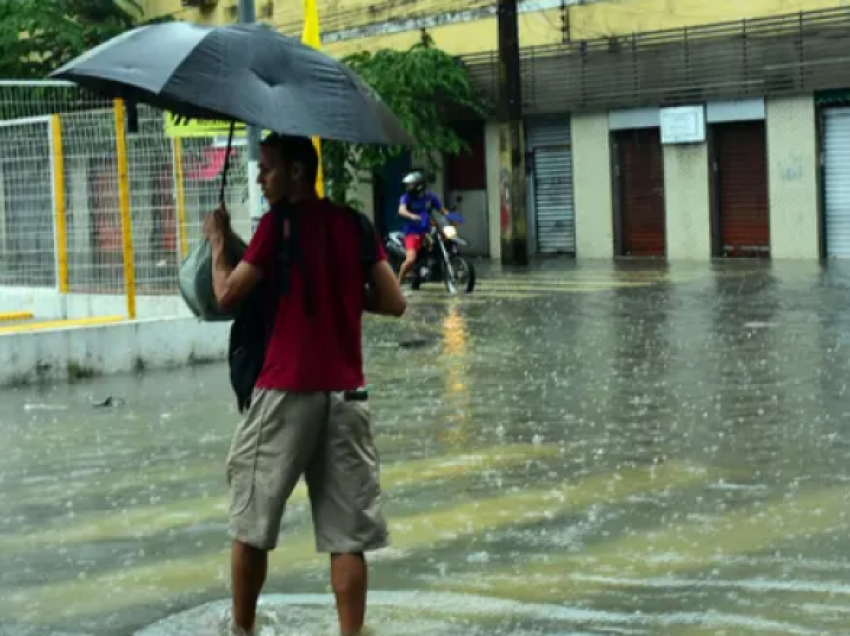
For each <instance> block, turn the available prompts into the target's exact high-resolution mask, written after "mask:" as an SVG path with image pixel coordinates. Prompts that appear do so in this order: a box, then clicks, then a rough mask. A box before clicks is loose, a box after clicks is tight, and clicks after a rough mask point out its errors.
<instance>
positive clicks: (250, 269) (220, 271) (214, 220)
mask: <svg viewBox="0 0 850 636" xmlns="http://www.w3.org/2000/svg"><path fill="white" fill-rule="evenodd" d="M231 231H232V230H231V229H230V217H229V215H228V214H227V211H226V210H225V209H224V207H223V206H220V207H219V208H218V209H217V210H216V211H215V212H213V213H212V214H210V215H209V216H208V217H207V218H206V219H204V234H205V235H206V237H207V238H208V239H209V241H210V247H211V248H212V270H213V271H212V279H213V293H215V298H216V300H217V301H218V305H219V307H221V308H222V309H224V310H225V311H229V310H231V309H234V308H235V307H236V306H237V305H238V304H239V303H240V302H241V301H242V300H243V299H244V298H245V297H246V296H247V295H248V294H249V293H251V290H253V289H254V287H256V285H257V283H259V282H260V279H261V278H262V270H261V269H260V268H259V267H257V266H255V265H252V264H251V263H250V262H247V261H246V260H245V259H243V260H242V261H241V262H240V263H239V264H238V265H237V266H236V267H235V268H234V267H231V266H230V265H228V264H227V260H226V258H225V250H224V245H225V236H227V234H228V233H229V232H231ZM256 238H257V237H256V236H255V237H254V239H256ZM253 242H254V241H253V240H252V243H253ZM255 251H256V250H255ZM249 252H250V247H249ZM246 256H247V254H246Z"/></svg>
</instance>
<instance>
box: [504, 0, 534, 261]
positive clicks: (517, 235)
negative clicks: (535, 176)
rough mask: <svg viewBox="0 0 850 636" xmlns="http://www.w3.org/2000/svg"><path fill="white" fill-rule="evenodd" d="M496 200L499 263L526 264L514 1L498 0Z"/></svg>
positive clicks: (520, 88) (517, 35)
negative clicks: (500, 253) (499, 241)
mask: <svg viewBox="0 0 850 636" xmlns="http://www.w3.org/2000/svg"><path fill="white" fill-rule="evenodd" d="M498 21H499V124H500V126H499V199H500V205H501V210H500V215H499V216H500V222H501V225H502V262H503V263H505V264H508V265H527V264H528V243H527V240H526V237H527V234H526V189H525V177H526V175H525V143H524V139H523V127H522V80H521V76H520V65H519V24H518V20H517V0H499V4H498Z"/></svg>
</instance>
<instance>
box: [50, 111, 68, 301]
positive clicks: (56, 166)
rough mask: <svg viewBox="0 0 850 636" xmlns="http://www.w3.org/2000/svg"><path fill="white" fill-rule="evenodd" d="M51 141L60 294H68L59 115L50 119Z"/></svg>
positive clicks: (65, 219) (62, 163) (63, 167)
mask: <svg viewBox="0 0 850 636" xmlns="http://www.w3.org/2000/svg"><path fill="white" fill-rule="evenodd" d="M50 128H51V140H52V142H53V148H52V149H51V150H52V151H53V190H54V196H55V197H56V200H55V204H54V205H55V209H54V211H53V214H54V215H55V222H56V261H57V263H58V264H59V280H58V281H57V282H58V283H59V293H60V294H67V293H68V226H67V225H66V221H67V218H66V217H67V208H66V206H65V154H64V151H63V149H62V121H61V120H60V119H59V115H53V116H52V117H51V118H50Z"/></svg>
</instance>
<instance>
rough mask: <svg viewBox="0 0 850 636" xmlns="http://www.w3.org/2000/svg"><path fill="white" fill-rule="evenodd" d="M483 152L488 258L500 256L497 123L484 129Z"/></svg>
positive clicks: (498, 258) (500, 230) (498, 257)
mask: <svg viewBox="0 0 850 636" xmlns="http://www.w3.org/2000/svg"><path fill="white" fill-rule="evenodd" d="M484 153H485V158H486V164H487V217H488V219H487V220H488V225H489V227H490V258H491V259H493V260H495V261H498V260H501V258H502V227H501V223H500V218H501V214H500V207H501V201H500V199H499V124H497V123H488V124H487V127H486V128H485V130H484Z"/></svg>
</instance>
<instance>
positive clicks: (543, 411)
mask: <svg viewBox="0 0 850 636" xmlns="http://www.w3.org/2000/svg"><path fill="white" fill-rule="evenodd" d="M484 274H485V276H484V278H482V281H481V285H480V288H479V289H477V290H476V292H475V294H474V295H473V296H472V297H463V298H447V297H446V296H445V295H444V294H443V293H442V292H440V291H439V290H437V289H436V288H435V289H434V290H432V291H424V292H422V293H421V294H418V295H417V296H416V297H415V298H416V300H415V301H414V303H413V306H412V308H411V310H410V313H409V315H408V316H407V317H406V318H405V320H404V321H402V322H400V323H399V322H394V321H388V320H382V319H370V321H369V323H368V324H367V327H366V340H367V343H368V352H367V353H368V355H367V357H368V375H369V383H370V385H371V387H372V395H373V409H374V411H375V413H376V417H377V422H376V430H377V439H378V443H379V447H380V450H381V454H382V459H383V462H384V467H383V472H382V481H383V484H384V487H385V490H386V491H387V495H388V504H387V506H388V509H387V513H388V515H389V518H390V520H391V529H392V539H393V546H392V547H391V548H389V549H387V550H385V551H382V552H380V553H377V554H376V555H375V557H374V568H373V571H372V579H371V580H372V585H373V588H374V589H375V590H377V592H376V593H375V594H374V595H373V596H372V606H371V609H370V621H371V626H372V627H373V629H374V631H375V633H376V634H378V635H382V634H383V635H386V636H391V635H397V634H428V635H432V636H437V635H443V634H445V635H447V636H448V635H455V634H456V635H458V636H463V635H464V634H493V635H499V634H516V635H523V636H524V635H526V634H529V635H530V634H538V635H556V634H563V635H566V634H571V635H575V634H597V635H602V634H608V635H610V634H632V635H633V634H645V635H656V634H671V635H674V636H678V635H682V636H696V635H697V634H735V635H738V634H759V635H761V636H764V635H766V634H771V635H772V634H830V635H834V634H840V633H844V632H846V631H847V629H846V628H845V624H846V623H847V619H848V618H849V617H850V616H848V610H847V609H846V608H847V606H848V601H850V557H848V556H847V555H848V554H850V539H848V529H850V528H848V526H850V515H849V514H848V512H847V511H848V510H850V507H848V494H847V482H848V479H850V477H848V472H847V468H846V467H847V466H848V455H850V435H848V421H850V418H848V415H850V404H848V398H847V383H848V380H847V378H848V377H850V363H848V356H847V355H845V352H846V351H850V294H848V293H847V290H848V288H850V269H846V268H844V267H841V266H837V265H834V264H830V266H829V269H827V270H823V271H822V270H820V269H819V268H818V267H815V266H809V265H800V264H794V265H793V266H781V265H772V266H771V265H770V264H764V263H755V264H752V263H745V264H740V263H732V264H725V263H724V264H723V265H722V266H711V267H701V266H691V267H679V266H675V267H673V266H671V267H667V266H665V265H659V264H652V265H649V266H646V265H640V264H626V265H612V266H607V265H590V266H588V265H581V266H579V265H576V264H574V263H569V262H552V263H546V264H545V265H540V266H537V267H536V268H535V269H534V270H533V271H531V272H530V273H521V272H513V271H499V272H497V271H490V272H486V271H485V272H484ZM411 338H419V339H420V340H422V339H423V338H424V339H425V341H426V346H422V347H416V348H401V347H399V346H398V344H399V342H400V341H404V340H410V339H411ZM429 342H430V343H431V344H427V343H429ZM107 396H114V397H116V398H122V399H123V400H125V403H123V404H121V403H120V400H119V404H118V405H117V406H115V407H114V408H93V406H92V403H93V402H97V401H103V400H104V399H105V398H106V397H107ZM236 421H237V414H236V412H235V409H234V407H233V399H232V397H231V393H230V390H229V387H228V385H227V378H226V374H225V370H224V368H223V367H221V366H213V367H207V368H196V369H189V370H181V371H177V372H171V373H165V374H150V375H148V376H147V377H144V378H141V379H137V378H102V379H97V380H95V381H92V382H89V383H85V384H80V385H76V386H71V387H67V386H60V387H54V388H49V389H38V388H31V389H21V390H14V391H12V390H9V391H5V392H3V393H0V436H2V440H3V443H2V445H0V508H2V510H3V515H2V516H0V619H2V620H0V636H6V635H7V634H8V635H11V634H15V636H36V635H45V636H47V635H49V636H62V635H70V636H80V635H84V634H85V635H94V636H107V635H108V636H129V635H130V634H135V633H138V634H139V636H170V635H172V634H174V635H176V634H189V633H191V634H197V635H198V636H204V635H205V634H210V636H212V634H215V633H216V630H217V624H218V622H219V619H220V616H221V613H222V611H223V609H224V608H225V607H226V605H227V603H226V601H223V600H222V599H226V598H227V596H228V579H229V574H228V568H229V561H228V558H229V553H228V547H229V546H228V542H227V537H226V506H225V503H226V502H225V499H226V491H225V483H224V474H223V461H224V457H225V453H226V449H227V446H228V444H229V440H230V435H231V433H232V430H233V428H234V426H235V423H236ZM283 533H284V536H283V537H282V539H281V542H280V548H279V549H278V550H277V551H276V552H275V553H274V554H273V556H272V572H271V579H270V582H269V587H268V591H269V593H270V594H272V595H270V596H269V597H267V598H266V599H265V600H264V609H263V612H264V613H263V616H264V619H263V630H262V631H261V634H262V635H264V636H278V635H283V634H287V635H292V634H309V635H311V636H312V635H314V634H315V635H319V634H331V633H333V629H334V615H333V611H332V609H331V607H330V603H331V597H330V595H329V587H328V579H327V563H326V561H325V559H324V558H322V557H320V556H319V555H316V554H315V552H314V549H313V541H312V535H311V533H312V529H311V525H310V518H309V507H308V506H307V501H306V494H305V492H304V490H303V488H299V490H297V491H296V493H295V495H294V498H293V502H292V505H291V506H290V508H289V509H288V511H287V517H286V521H285V527H284V530H283Z"/></svg>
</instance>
